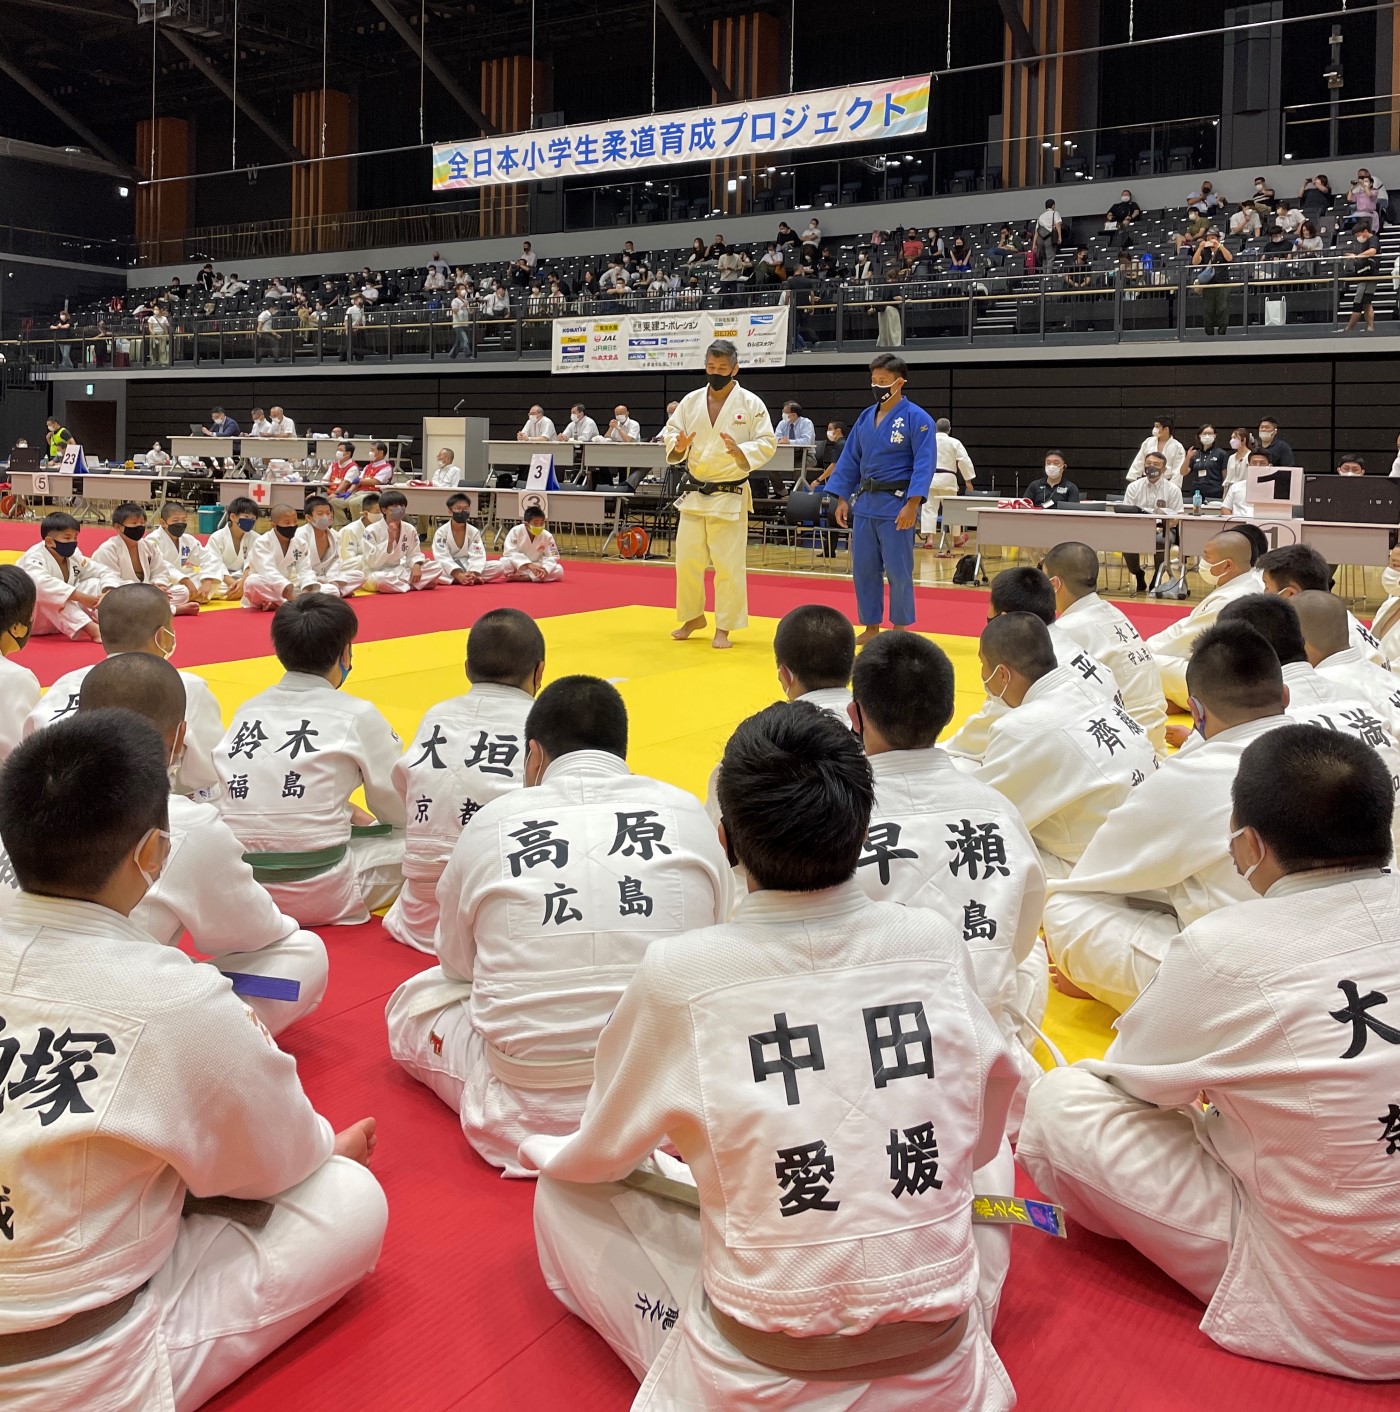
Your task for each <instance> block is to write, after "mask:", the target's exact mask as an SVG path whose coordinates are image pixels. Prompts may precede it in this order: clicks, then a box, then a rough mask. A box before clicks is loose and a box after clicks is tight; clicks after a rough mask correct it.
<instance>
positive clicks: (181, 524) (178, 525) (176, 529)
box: [165, 520, 190, 539]
mask: <svg viewBox="0 0 1400 1412" xmlns="http://www.w3.org/2000/svg"><path fill="white" fill-rule="evenodd" d="M189 527H190V526H189V521H188V520H175V521H173V522H172V523H170V524H168V525H166V527H165V528H166V530H167V532H168V533H169V535H170V537H171V539H179V538H180V536H181V535H182V534H184V532H185V531H186V530H187V529H189Z"/></svg>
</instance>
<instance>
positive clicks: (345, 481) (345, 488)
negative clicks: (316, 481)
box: [321, 441, 362, 503]
mask: <svg viewBox="0 0 1400 1412" xmlns="http://www.w3.org/2000/svg"><path fill="white" fill-rule="evenodd" d="M361 474H362V472H361V470H360V466H359V462H358V461H356V460H355V443H354V442H352V441H342V442H341V443H340V445H339V446H337V447H336V448H335V459H334V460H333V461H332V462H331V463H330V466H329V467H328V469H327V471H326V478H325V481H324V482H323V483H322V486H321V488H322V490H323V491H324V492H325V493H326V494H327V495H330V496H333V497H335V498H336V499H337V500H338V501H340V502H341V503H344V502H345V501H348V500H349V499H350V497H351V496H352V495H353V494H354V493H355V487H356V486H358V485H359V483H360V476H361Z"/></svg>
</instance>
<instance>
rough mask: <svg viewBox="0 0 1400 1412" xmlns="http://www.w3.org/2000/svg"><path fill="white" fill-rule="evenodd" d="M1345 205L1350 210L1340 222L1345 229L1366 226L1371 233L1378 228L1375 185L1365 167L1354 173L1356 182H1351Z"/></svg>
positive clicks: (1378, 219)
mask: <svg viewBox="0 0 1400 1412" xmlns="http://www.w3.org/2000/svg"><path fill="white" fill-rule="evenodd" d="M1347 205H1348V206H1349V207H1350V209H1349V210H1348V212H1347V214H1346V217H1345V218H1344V220H1343V222H1342V224H1343V225H1344V226H1345V227H1346V228H1347V229H1349V230H1351V229H1356V228H1357V227H1359V226H1362V225H1365V226H1368V227H1369V228H1370V229H1371V230H1373V231H1374V230H1376V229H1378V228H1379V226H1380V218H1379V216H1378V214H1377V201H1376V184H1375V182H1374V181H1373V180H1372V179H1371V173H1370V172H1368V171H1367V170H1366V168H1365V167H1362V168H1361V169H1360V170H1359V171H1358V172H1357V173H1356V180H1355V181H1353V182H1352V184H1351V190H1350V191H1348V192H1347Z"/></svg>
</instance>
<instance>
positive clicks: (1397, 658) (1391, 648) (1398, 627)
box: [1370, 566, 1400, 671]
mask: <svg viewBox="0 0 1400 1412" xmlns="http://www.w3.org/2000/svg"><path fill="white" fill-rule="evenodd" d="M1381 587H1382V588H1384V589H1385V591H1386V600H1385V602H1384V603H1383V604H1381V606H1380V608H1379V609H1378V610H1377V612H1376V616H1375V617H1374V618H1372V619H1371V629H1370V630H1371V635H1372V636H1373V637H1375V638H1377V639H1378V640H1379V642H1380V644H1381V651H1382V652H1383V653H1384V654H1385V655H1386V657H1387V658H1388V659H1389V660H1390V663H1391V670H1392V671H1395V670H1396V669H1397V668H1400V571H1397V570H1395V569H1392V568H1390V567H1389V566H1387V567H1386V568H1384V569H1382V570H1381Z"/></svg>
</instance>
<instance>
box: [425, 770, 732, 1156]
mask: <svg viewBox="0 0 1400 1412" xmlns="http://www.w3.org/2000/svg"><path fill="white" fill-rule="evenodd" d="M731 900H732V885H731V880H730V871H729V865H728V861H727V860H726V858H725V856H724V852H723V850H722V849H721V848H720V846H719V839H718V837H717V835H716V833H715V830H714V829H713V828H712V827H711V826H710V821H709V820H708V819H707V818H706V817H705V814H704V811H703V810H702V809H701V808H700V805H699V804H698V803H697V802H696V800H695V798H694V796H693V795H690V794H687V793H686V792H685V791H684V790H680V789H677V788H675V787H674V786H673V785H669V784H663V783H662V782H661V781H659V780H652V779H647V778H645V777H643V776H639V775H632V774H629V773H628V769H627V763H626V761H624V760H620V759H618V758H617V756H615V755H609V754H606V753H605V752H603V751H595V750H580V751H576V752H574V753H572V754H569V755H564V756H561V757H560V758H559V759H557V760H554V761H552V762H551V763H550V765H549V768H548V769H547V770H546V771H545V772H544V776H543V778H542V779H541V781H540V783H539V784H538V785H537V786H536V787H535V788H533V789H522V790H512V791H511V792H509V793H507V794H505V795H501V796H498V797H497V798H496V799H494V800H493V801H492V802H491V803H489V804H487V805H486V806H485V807H484V808H483V809H482V810H481V812H480V813H479V814H477V815H476V816H475V817H474V818H473V821H472V825H471V828H470V829H468V830H467V831H466V832H465V833H463V834H462V835H461V837H460V838H459V839H458V841H457V845H456V847H455V848H454V849H453V851H452V857H451V859H450V860H449V862H448V864H447V867H446V869H445V871H444V872H443V875H442V881H441V883H440V884H439V885H438V902H439V904H440V905H441V909H442V915H441V919H440V920H439V923H438V957H439V959H440V960H441V963H442V965H441V968H440V974H441V977H442V997H441V1004H442V1005H443V1006H447V1005H451V1004H452V1003H453V1002H454V1001H461V1002H469V1003H470V1006H471V1023H472V1029H473V1034H472V1047H471V1050H470V1052H469V1053H468V1056H467V1073H466V1082H465V1088H464V1091H463V1094H462V1106H461V1118H462V1128H463V1131H464V1132H465V1133H466V1134H467V1137H468V1139H469V1140H470V1142H471V1143H472V1145H473V1146H474V1147H475V1148H476V1149H477V1151H479V1152H481V1153H482V1155H483V1156H485V1157H486V1158H487V1160H488V1161H496V1162H497V1164H498V1165H501V1166H505V1167H506V1168H507V1170H508V1171H509V1170H513V1171H516V1172H518V1171H520V1170H521V1169H520V1167H519V1165H518V1163H517V1161H516V1150H517V1149H518V1147H519V1146H520V1143H521V1142H522V1141H523V1140H524V1139H525V1138H526V1137H528V1136H529V1135H530V1134H531V1133H556V1134H557V1133H567V1132H572V1131H573V1129H574V1128H575V1127H576V1126H577V1124H578V1121H579V1119H580V1117H581V1116H582V1113H583V1103H584V1098H585V1097H586V1095H587V1092H588V1083H589V1080H590V1079H591V1077H592V1061H593V1053H594V1050H595V1048H596V1046H597V1043H598V1036H599V1034H600V1033H601V1032H602V1030H603V1027H604V1026H605V1025H606V1024H607V1023H608V1017H609V1016H610V1015H611V1014H612V1012H613V1010H614V1008H615V1007H616V1006H617V1003H618V998H619V997H620V996H621V994H622V992H623V990H624V989H625V988H626V986H627V983H628V981H629V980H630V979H631V978H632V974H633V972H634V971H635V970H636V968H637V965H638V963H639V962H640V961H641V959H642V957H643V955H644V954H645V953H646V951H647V949H648V947H650V946H652V945H654V944H655V943H656V941H657V940H658V938H661V937H666V936H670V935H673V934H675V933H677V932H684V931H695V930H697V929H699V928H701V927H708V926H711V925H713V924H714V923H715V922H717V921H719V920H720V919H721V918H722V917H724V916H726V915H727V914H728V912H729V907H730V903H731ZM429 974H430V975H432V974H435V973H433V972H429ZM493 1051H494V1052H493ZM500 1055H504V1056H506V1058H507V1062H508V1063H509V1062H510V1061H514V1063H515V1064H516V1065H517V1066H520V1067H529V1068H530V1069H532V1070H534V1071H536V1072H537V1073H538V1075H539V1078H538V1079H536V1081H537V1082H540V1081H552V1082H555V1083H557V1084H558V1086H557V1087H554V1088H536V1089H532V1088H529V1087H527V1086H524V1085H521V1086H517V1084H516V1083H513V1082H509V1081H503V1080H502V1079H500V1078H498V1077H496V1074H495V1073H494V1072H493V1067H492V1066H493V1064H494V1065H495V1067H497V1068H500V1067H501V1063H500V1058H499V1056H500ZM561 1066H567V1067H561ZM549 1069H553V1070H554V1071H555V1072H554V1075H553V1076H551V1075H550V1074H548V1073H546V1070H549ZM570 1070H572V1071H573V1072H570Z"/></svg>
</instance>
